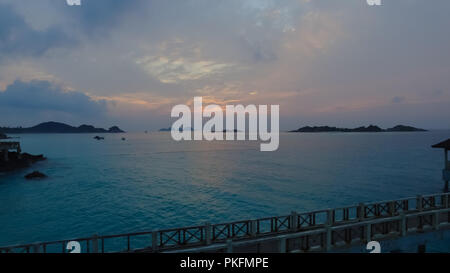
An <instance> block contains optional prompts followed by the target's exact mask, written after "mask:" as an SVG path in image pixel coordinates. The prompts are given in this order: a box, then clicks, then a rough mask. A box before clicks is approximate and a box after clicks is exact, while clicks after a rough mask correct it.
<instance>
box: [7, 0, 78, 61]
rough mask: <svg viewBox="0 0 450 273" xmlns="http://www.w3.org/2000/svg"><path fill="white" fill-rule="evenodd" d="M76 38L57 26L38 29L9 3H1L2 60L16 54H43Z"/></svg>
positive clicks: (34, 55)
mask: <svg viewBox="0 0 450 273" xmlns="http://www.w3.org/2000/svg"><path fill="white" fill-rule="evenodd" d="M72 44H74V40H73V39H72V38H70V37H68V36H67V35H66V34H65V33H64V32H63V31H62V30H61V29H59V28H58V27H56V26H53V27H49V28H47V29H45V30H36V29H34V28H33V27H32V26H30V25H28V23H27V22H26V21H25V19H24V18H23V17H22V16H20V15H19V14H18V13H17V12H16V11H15V10H14V8H13V7H12V6H11V5H9V4H2V3H0V61H1V60H2V59H5V58H11V57H14V56H33V57H36V56H41V55H43V54H45V53H46V52H48V51H49V50H50V49H52V48H57V47H63V46H70V45H72Z"/></svg>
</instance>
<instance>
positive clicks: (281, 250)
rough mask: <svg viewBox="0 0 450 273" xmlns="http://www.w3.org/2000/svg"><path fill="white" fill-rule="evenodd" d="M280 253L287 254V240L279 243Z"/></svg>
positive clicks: (283, 238) (281, 240)
mask: <svg viewBox="0 0 450 273" xmlns="http://www.w3.org/2000/svg"><path fill="white" fill-rule="evenodd" d="M278 252H279V253H286V238H285V237H282V238H281V239H280V241H279V250H278Z"/></svg>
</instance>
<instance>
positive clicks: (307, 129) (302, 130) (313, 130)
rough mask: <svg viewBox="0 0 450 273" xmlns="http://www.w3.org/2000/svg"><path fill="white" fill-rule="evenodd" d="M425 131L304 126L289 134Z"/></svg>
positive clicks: (409, 128)
mask: <svg viewBox="0 0 450 273" xmlns="http://www.w3.org/2000/svg"><path fill="white" fill-rule="evenodd" d="M425 131H427V130H425V129H420V128H415V127H412V126H406V125H397V126H394V127H392V128H388V129H381V128H380V127H378V126H376V125H369V126H367V127H365V126H361V127H357V128H353V129H349V128H338V127H330V126H313V127H311V126H305V127H301V128H299V129H297V130H292V131H289V132H293V133H321V132H343V133H354V132H357V133H359V132H375V133H378V132H425Z"/></svg>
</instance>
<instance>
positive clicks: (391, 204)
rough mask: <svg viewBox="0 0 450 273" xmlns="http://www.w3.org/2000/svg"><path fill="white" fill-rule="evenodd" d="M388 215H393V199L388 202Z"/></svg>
mask: <svg viewBox="0 0 450 273" xmlns="http://www.w3.org/2000/svg"><path fill="white" fill-rule="evenodd" d="M389 215H390V216H394V215H395V201H391V202H389Z"/></svg>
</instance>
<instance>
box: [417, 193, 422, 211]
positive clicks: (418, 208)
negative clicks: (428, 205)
mask: <svg viewBox="0 0 450 273" xmlns="http://www.w3.org/2000/svg"><path fill="white" fill-rule="evenodd" d="M416 200H417V201H416V208H417V210H418V211H422V210H423V207H422V200H423V197H422V195H417V197H416Z"/></svg>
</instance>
